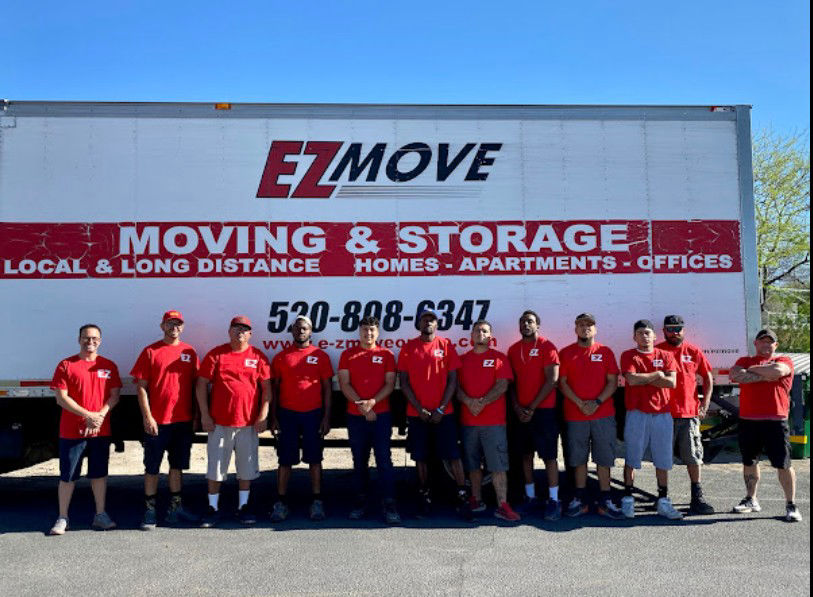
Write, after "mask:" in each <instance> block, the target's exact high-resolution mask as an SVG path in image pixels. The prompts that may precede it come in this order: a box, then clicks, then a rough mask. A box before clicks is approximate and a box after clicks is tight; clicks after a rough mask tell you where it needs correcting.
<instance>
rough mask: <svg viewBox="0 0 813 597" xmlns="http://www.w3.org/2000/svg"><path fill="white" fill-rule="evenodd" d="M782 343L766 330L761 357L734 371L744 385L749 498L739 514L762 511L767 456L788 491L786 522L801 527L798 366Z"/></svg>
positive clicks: (759, 345) (743, 447) (759, 342)
mask: <svg viewBox="0 0 813 597" xmlns="http://www.w3.org/2000/svg"><path fill="white" fill-rule="evenodd" d="M778 346H779V340H778V337H777V335H776V332H774V331H773V330H771V329H767V328H766V329H764V330H760V331H759V332H758V333H757V335H756V338H755V339H754V347H755V348H756V352H757V353H756V354H755V355H754V356H752V357H742V358H740V359H737V362H736V363H735V365H734V366H733V367H732V368H731V381H733V382H736V383H738V384H740V424H739V436H740V437H739V439H740V451H741V452H742V472H743V478H744V480H745V498H744V499H743V500H742V501H741V502H740V503H739V504H737V505H736V506H734V512H736V513H737V514H747V513H749V512H759V511H760V510H762V507H761V506H760V505H759V502H758V501H757V485H758V484H759V457H760V455H761V453H762V452H763V451H764V452H765V454H766V455H767V457H768V460H769V461H770V463H771V466H773V467H774V468H775V469H776V474H777V476H778V477H779V484H780V485H781V486H782V490H783V491H784V492H785V500H786V502H787V503H786V505H785V520H786V521H788V522H799V521H801V520H802V514H801V512H799V508H797V507H796V501H795V499H796V472H795V471H794V470H793V464H792V463H791V459H790V428H789V427H788V413H789V411H790V395H789V392H790V388H791V386H792V385H793V361H791V360H790V358H788V357H785V356H779V355H777V354H776V348H777V347H778Z"/></svg>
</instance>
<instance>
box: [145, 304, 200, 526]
mask: <svg viewBox="0 0 813 597" xmlns="http://www.w3.org/2000/svg"><path fill="white" fill-rule="evenodd" d="M160 327H161V331H162V332H163V333H164V337H163V338H161V339H160V340H159V341H158V342H153V343H152V344H150V345H149V346H147V347H146V348H144V350H142V351H141V354H140V355H139V357H138V360H137V361H136V363H135V365H133V369H132V371H130V375H132V376H133V379H134V380H135V382H136V384H137V386H138V406H139V407H140V408H141V416H142V418H143V420H144V440H143V443H144V503H145V509H144V518H143V520H142V522H141V528H142V529H143V530H145V531H148V530H151V529H154V528H155V525H156V523H157V519H158V517H157V515H156V511H155V505H156V496H157V493H158V472H159V469H160V467H161V461H162V460H163V458H164V452H167V457H168V459H169V491H170V494H171V497H170V503H169V509H168V510H167V514H166V522H167V523H168V524H177V523H178V522H180V521H184V522H195V521H196V517H195V516H193V515H192V514H191V513H189V512H187V511H186V509H184V507H183V504H182V501H181V484H182V481H181V475H182V473H181V471H183V470H184V469H188V468H189V456H190V453H191V450H192V436H193V433H194V432H193V430H192V419H193V418H194V411H193V404H194V400H193V394H194V391H195V386H194V384H195V376H196V375H197V372H198V365H199V364H200V363H199V361H198V355H197V353H196V352H195V349H194V348H192V347H191V346H189V344H186V343H185V342H181V333H182V332H183V328H184V321H183V315H181V313H180V312H179V311H174V310H173V311H167V312H166V313H164V316H163V318H162V319H161V326H160Z"/></svg>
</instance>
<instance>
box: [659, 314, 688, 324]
mask: <svg viewBox="0 0 813 597" xmlns="http://www.w3.org/2000/svg"><path fill="white" fill-rule="evenodd" d="M668 325H686V324H684V323H683V318H682V317H681V316H680V315H667V316H666V317H664V318H663V326H664V327H666V326H668Z"/></svg>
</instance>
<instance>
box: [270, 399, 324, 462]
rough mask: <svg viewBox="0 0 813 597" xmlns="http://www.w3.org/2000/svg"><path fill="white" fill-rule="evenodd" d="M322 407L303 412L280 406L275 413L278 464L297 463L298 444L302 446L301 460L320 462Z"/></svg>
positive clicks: (322, 443) (298, 460)
mask: <svg viewBox="0 0 813 597" xmlns="http://www.w3.org/2000/svg"><path fill="white" fill-rule="evenodd" d="M322 419H323V415H322V409H321V408H317V409H314V410H309V411H305V412H299V411H296V410H289V409H287V408H280V409H279V412H278V413H277V424H278V425H279V436H278V437H277V458H278V459H279V464H280V466H295V465H297V464H299V462H300V459H299V454H300V451H299V446H300V443H301V446H302V462H304V463H306V464H319V463H321V462H322V449H323V445H324V442H323V440H322V433H321V427H322ZM300 440H301V441H300Z"/></svg>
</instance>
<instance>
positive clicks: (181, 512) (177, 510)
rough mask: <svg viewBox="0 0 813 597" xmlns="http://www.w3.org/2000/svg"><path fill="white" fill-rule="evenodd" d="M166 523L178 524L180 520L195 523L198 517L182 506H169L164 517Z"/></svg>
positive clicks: (198, 520)
mask: <svg viewBox="0 0 813 597" xmlns="http://www.w3.org/2000/svg"><path fill="white" fill-rule="evenodd" d="M164 520H165V521H166V523H167V524H169V525H175V524H180V523H182V522H186V523H197V522H200V518H198V517H197V516H195V515H194V514H192V513H191V512H190V511H189V510H187V509H186V508H184V507H183V506H180V505H178V506H174V507H173V506H171V507H170V508H169V510H167V515H166V518H164Z"/></svg>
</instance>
